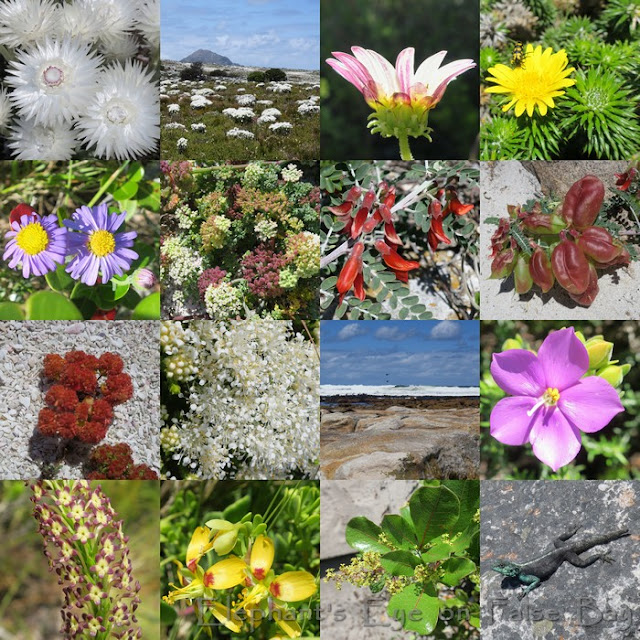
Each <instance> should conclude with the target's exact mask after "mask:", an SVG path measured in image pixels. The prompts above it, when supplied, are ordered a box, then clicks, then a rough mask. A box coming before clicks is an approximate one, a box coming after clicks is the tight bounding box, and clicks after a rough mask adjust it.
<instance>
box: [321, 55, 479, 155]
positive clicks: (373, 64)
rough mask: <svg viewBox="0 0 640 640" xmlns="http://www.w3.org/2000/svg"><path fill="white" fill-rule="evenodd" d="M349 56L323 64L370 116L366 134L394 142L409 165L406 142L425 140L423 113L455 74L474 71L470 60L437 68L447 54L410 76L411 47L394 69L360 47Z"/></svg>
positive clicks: (425, 117) (427, 130)
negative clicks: (363, 102)
mask: <svg viewBox="0 0 640 640" xmlns="http://www.w3.org/2000/svg"><path fill="white" fill-rule="evenodd" d="M351 51H352V52H353V56H351V55H349V54H348V53H342V52H340V51H334V52H332V54H333V56H334V57H333V58H328V59H327V64H328V65H329V66H331V68H332V69H333V70H334V71H336V72H337V73H339V74H340V75H341V76H342V77H343V78H344V79H345V80H348V81H349V82H350V83H351V84H352V85H353V86H354V87H356V89H358V91H360V92H361V93H362V95H363V96H364V99H365V100H366V101H367V104H368V105H369V106H370V107H371V108H372V109H373V110H374V113H372V114H371V115H370V116H369V120H370V122H369V124H368V127H369V128H370V129H371V133H379V134H380V135H382V136H383V137H385V138H388V137H391V136H393V137H396V138H398V140H399V142H400V155H401V157H402V159H403V160H412V159H413V157H412V156H411V150H410V148H409V142H408V138H409V136H411V137H413V138H419V137H422V136H424V137H426V138H427V139H428V140H431V137H430V135H429V134H430V132H431V129H430V128H429V127H428V126H427V122H428V118H429V111H430V110H431V109H433V108H434V107H435V106H436V105H437V104H438V102H440V100H441V99H442V96H443V95H444V92H445V90H446V88H447V86H448V84H449V83H450V82H451V81H452V80H454V79H455V78H457V77H458V76H459V75H460V74H461V73H464V72H465V71H467V70H469V69H471V68H473V67H475V66H476V64H475V62H474V61H473V60H469V59H464V60H455V61H453V62H450V63H448V64H446V65H444V66H443V67H441V66H440V64H441V63H442V60H443V59H444V57H445V55H446V54H447V52H446V51H439V52H438V53H435V54H434V55H432V56H430V57H429V58H427V59H426V60H424V62H422V64H420V66H419V67H418V69H417V71H415V72H414V55H415V50H414V49H413V47H407V48H406V49H403V50H402V51H401V52H400V53H399V54H398V57H397V59H396V65H395V68H394V67H393V65H392V64H391V63H390V62H389V61H388V60H387V59H386V58H384V57H383V56H381V55H380V54H379V53H377V52H375V51H372V50H371V49H363V48H362V47H351Z"/></svg>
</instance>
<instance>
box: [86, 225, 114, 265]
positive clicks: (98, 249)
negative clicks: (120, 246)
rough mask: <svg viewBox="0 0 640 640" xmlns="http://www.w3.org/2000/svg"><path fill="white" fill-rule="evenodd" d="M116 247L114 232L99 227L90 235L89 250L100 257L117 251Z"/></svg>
mask: <svg viewBox="0 0 640 640" xmlns="http://www.w3.org/2000/svg"><path fill="white" fill-rule="evenodd" d="M115 248H116V240H115V238H114V237H113V233H109V232H108V231H105V230H104V229H99V230H98V231H94V232H93V233H92V234H91V235H90V236H89V250H90V251H91V253H93V255H95V256H98V258H104V257H105V256H108V255H109V254H110V253H113V252H114V251H115Z"/></svg>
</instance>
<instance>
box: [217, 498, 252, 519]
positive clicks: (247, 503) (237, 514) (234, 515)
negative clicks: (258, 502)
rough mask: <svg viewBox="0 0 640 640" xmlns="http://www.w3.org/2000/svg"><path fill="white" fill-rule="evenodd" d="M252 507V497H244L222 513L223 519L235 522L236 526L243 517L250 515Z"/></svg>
mask: <svg viewBox="0 0 640 640" xmlns="http://www.w3.org/2000/svg"><path fill="white" fill-rule="evenodd" d="M250 507H251V496H250V495H246V496H242V498H240V499H239V500H236V501H235V502H233V503H232V504H230V505H229V506H228V507H227V508H226V509H225V510H224V511H223V512H222V519H223V520H228V521H229V522H233V523H234V524H235V523H236V522H238V521H239V520H240V519H241V518H242V517H243V516H245V515H247V513H249V508H250Z"/></svg>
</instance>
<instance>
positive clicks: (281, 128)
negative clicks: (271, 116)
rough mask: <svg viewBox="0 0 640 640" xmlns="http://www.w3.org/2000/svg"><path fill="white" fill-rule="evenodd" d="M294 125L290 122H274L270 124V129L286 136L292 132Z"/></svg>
mask: <svg viewBox="0 0 640 640" xmlns="http://www.w3.org/2000/svg"><path fill="white" fill-rule="evenodd" d="M292 129H293V125H292V124H291V123H290V122H274V123H273V124H270V125H269V130H270V131H273V133H277V134H279V135H281V136H286V135H289V134H290V133H291V130H292Z"/></svg>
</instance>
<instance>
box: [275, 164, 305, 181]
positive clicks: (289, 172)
mask: <svg viewBox="0 0 640 640" xmlns="http://www.w3.org/2000/svg"><path fill="white" fill-rule="evenodd" d="M280 173H281V175H282V179H283V180H284V181H285V182H298V181H299V180H300V178H302V176H303V175H304V174H303V171H302V170H301V169H298V167H296V165H295V164H288V165H287V166H286V167H285V168H284V169H283V170H282V171H281V172H280Z"/></svg>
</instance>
